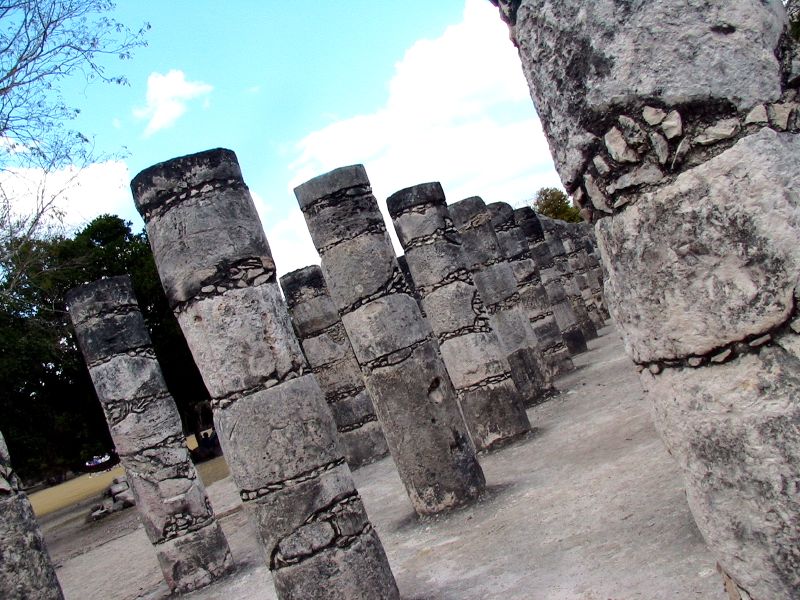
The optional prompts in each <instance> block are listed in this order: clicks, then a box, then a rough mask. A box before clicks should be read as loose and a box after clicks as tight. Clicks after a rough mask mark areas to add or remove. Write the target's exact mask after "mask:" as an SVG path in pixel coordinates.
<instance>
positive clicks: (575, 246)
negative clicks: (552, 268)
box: [564, 223, 609, 329]
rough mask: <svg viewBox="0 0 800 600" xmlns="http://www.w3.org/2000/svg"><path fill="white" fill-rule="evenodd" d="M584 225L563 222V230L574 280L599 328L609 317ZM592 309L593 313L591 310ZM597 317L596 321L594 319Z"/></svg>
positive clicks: (600, 280)
mask: <svg viewBox="0 0 800 600" xmlns="http://www.w3.org/2000/svg"><path fill="white" fill-rule="evenodd" d="M584 226H586V227H590V226H589V224H588V223H565V224H564V227H565V232H566V234H567V237H568V238H569V240H570V248H569V263H570V267H572V270H573V272H574V273H575V281H576V282H577V283H578V286H579V287H580V288H581V293H582V294H583V299H584V302H585V303H586V308H587V309H588V310H589V311H590V312H589V314H590V316H592V321H593V322H594V323H595V326H596V327H597V328H598V329H599V328H601V327H604V326H605V322H606V321H607V320H608V319H609V315H608V310H607V309H606V307H605V301H604V300H603V273H602V269H600V268H599V267H600V265H599V263H598V261H597V259H596V258H594V257H592V258H590V257H589V252H590V251H592V252H593V251H594V243H593V241H592V239H591V238H589V237H588V236H587V232H586V229H584ZM592 311H594V313H593V312H592ZM595 319H597V321H595Z"/></svg>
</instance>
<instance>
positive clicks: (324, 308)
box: [280, 265, 389, 469]
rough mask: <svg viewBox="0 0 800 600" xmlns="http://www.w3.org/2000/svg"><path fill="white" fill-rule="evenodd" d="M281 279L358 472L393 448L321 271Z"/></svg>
mask: <svg viewBox="0 0 800 600" xmlns="http://www.w3.org/2000/svg"><path fill="white" fill-rule="evenodd" d="M280 281H281V287H282V288H283V295H284V297H285V298H286V304H287V305H288V306H289V314H290V315H291V317H292V322H293V323H294V327H295V331H296V332H297V337H298V338H299V339H300V344H301V345H302V347H303V353H304V354H305V357H306V360H308V365H309V367H311V372H312V373H314V375H316V377H317V381H318V382H319V386H320V388H322V391H323V392H324V394H325V401H326V402H327V403H328V406H329V407H330V409H331V413H332V414H333V420H334V421H336V429H337V431H338V433H339V440H340V441H341V442H342V445H343V450H344V456H345V458H346V459H347V464H349V465H350V468H351V469H355V468H357V467H360V466H362V465H365V464H367V463H371V462H374V461H375V460H377V459H379V458H382V457H384V456H386V455H387V454H388V453H389V447H388V446H387V445H386V439H385V438H384V437H383V431H381V425H380V423H378V417H377V416H376V415H375V407H374V406H373V405H372V398H371V397H370V395H369V392H368V391H367V390H366V389H365V388H364V378H363V377H362V376H361V368H360V367H359V366H358V362H357V361H356V357H355V355H354V354H353V348H352V347H351V346H350V340H349V339H348V338H347V333H345V330H344V325H342V320H341V319H340V318H339V313H337V312H336V307H335V306H334V304H333V300H331V297H330V294H329V292H328V286H327V285H326V283H325V277H324V276H323V275H322V269H320V268H319V267H318V266H317V265H312V266H309V267H304V268H302V269H298V270H297V271H292V272H291V273H288V274H286V275H284V276H283V277H281V280H280Z"/></svg>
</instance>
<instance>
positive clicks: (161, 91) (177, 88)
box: [133, 69, 214, 137]
mask: <svg viewBox="0 0 800 600" xmlns="http://www.w3.org/2000/svg"><path fill="white" fill-rule="evenodd" d="M213 89H214V88H213V87H212V86H210V85H209V84H207V83H203V82H202V81H187V80H186V75H185V74H184V72H183V71H179V70H177V69H172V70H170V71H169V72H168V73H167V74H166V75H162V74H161V73H150V76H149V77H148V78H147V94H146V97H145V98H146V102H147V104H146V105H145V106H144V107H142V108H135V109H134V110H133V115H134V116H135V117H136V118H137V119H148V121H147V126H146V127H145V130H144V135H145V137H148V136H151V135H153V134H154V133H155V132H156V131H159V130H161V129H165V128H167V127H171V126H172V125H173V124H174V123H175V121H177V120H178V119H179V118H180V117H181V116H183V114H184V113H185V112H186V108H187V103H188V102H189V100H192V99H194V98H199V97H202V96H206V95H208V94H209V93H211V91H212V90H213ZM204 106H206V107H207V106H208V98H206V99H205V103H204Z"/></svg>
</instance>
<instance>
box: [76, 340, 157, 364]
mask: <svg viewBox="0 0 800 600" xmlns="http://www.w3.org/2000/svg"><path fill="white" fill-rule="evenodd" d="M118 356H130V357H131V358H134V357H138V358H150V359H152V360H157V359H156V353H155V350H153V346H152V345H150V344H147V345H145V346H134V347H133V348H129V349H128V350H125V352H117V353H116V354H109V355H108V356H104V357H102V358H98V359H97V360H94V361H92V362H90V363H86V367H87V368H89V369H94V368H95V367H99V366H101V365H104V364H106V363H109V362H111V361H112V360H113V359H115V358H117V357H118Z"/></svg>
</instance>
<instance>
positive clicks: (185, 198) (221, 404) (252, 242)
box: [131, 149, 398, 600]
mask: <svg viewBox="0 0 800 600" xmlns="http://www.w3.org/2000/svg"><path fill="white" fill-rule="evenodd" d="M131 187H132V189H133V195H134V199H135V201H136V205H137V208H138V210H139V212H140V213H141V214H142V216H143V218H144V220H145V223H146V224H147V232H148V237H149V240H150V244H151V246H152V249H153V254H154V257H155V260H156V265H157V266H158V270H159V276H160V277H161V282H162V285H163V286H164V290H165V292H166V295H167V299H168V300H169V302H170V305H171V307H172V309H173V311H174V312H175V315H176V317H177V319H178V323H179V324H180V326H181V329H182V331H183V334H184V336H185V337H186V341H187V342H188V345H189V348H190V350H191V351H192V355H193V356H194V359H195V362H196V363H197V366H198V367H199V369H200V372H201V374H202V375H203V379H204V381H205V384H206V387H207V388H208V390H209V392H210V393H211V397H212V409H213V411H214V423H215V426H216V430H217V433H218V435H219V439H220V443H221V445H222V449H223V452H224V453H225V459H226V460H227V462H228V465H229V466H230V469H231V474H232V475H233V479H234V481H235V483H236V486H237V487H238V488H239V493H240V495H241V498H242V501H243V502H244V506H245V510H246V511H247V512H248V513H249V514H250V516H251V518H252V519H253V520H254V521H255V524H256V528H257V531H258V533H259V536H260V538H261V542H262V544H263V548H264V551H265V558H266V561H267V564H268V565H269V568H270V570H271V571H272V576H273V579H274V582H275V588H276V590H277V592H278V597H279V598H281V599H283V600H285V599H290V598H291V599H295V598H297V599H299V598H324V599H342V600H343V599H345V598H397V597H398V592H397V587H396V585H395V582H394V578H393V576H392V573H391V570H390V569H389V564H388V561H387V560H386V555H385V553H384V551H383V547H382V545H381V542H380V540H379V538H378V535H377V533H376V532H375V530H374V529H373V527H372V525H371V523H370V521H369V519H368V518H367V514H366V511H365V510H364V506H363V504H362V501H361V498H360V497H359V495H358V492H357V491H356V489H355V486H354V484H353V480H352V477H351V474H350V469H349V468H348V466H347V463H346V462H345V459H344V456H343V455H342V452H341V450H340V446H339V443H338V439H337V434H336V427H335V424H334V421H333V417H332V416H331V413H330V410H329V409H328V406H327V404H326V402H325V397H324V395H323V393H322V391H321V390H320V387H319V385H318V383H317V380H316V378H315V377H314V375H313V374H311V373H310V371H309V369H308V366H307V364H306V361H305V358H304V357H303V353H302V351H301V349H300V344H299V342H298V341H297V338H296V337H295V335H294V333H293V331H292V325H291V321H290V318H289V313H288V310H287V308H286V304H285V303H284V301H283V299H282V298H281V293H280V289H279V287H278V283H277V281H276V277H275V264H274V262H273V260H272V256H271V253H270V249H269V245H268V243H267V239H266V237H265V236H264V231H263V229H262V228H261V223H260V221H259V218H258V214H257V213H256V210H255V206H254V205H253V201H252V199H251V197H250V194H249V192H248V191H247V187H246V186H245V184H244V181H243V180H242V175H241V171H240V169H239V165H238V162H237V160H236V156H235V154H234V153H233V152H231V151H230V150H224V149H217V150H210V151H207V152H202V153H199V154H194V155H190V156H184V157H181V158H177V159H174V160H171V161H168V162H165V163H161V164H158V165H155V166H153V167H151V168H149V169H147V170H145V171H143V172H142V173H140V174H139V175H137V176H136V178H135V179H134V180H133V182H132V184H131Z"/></svg>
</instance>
